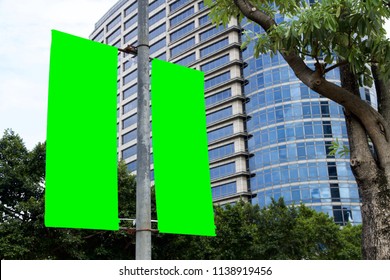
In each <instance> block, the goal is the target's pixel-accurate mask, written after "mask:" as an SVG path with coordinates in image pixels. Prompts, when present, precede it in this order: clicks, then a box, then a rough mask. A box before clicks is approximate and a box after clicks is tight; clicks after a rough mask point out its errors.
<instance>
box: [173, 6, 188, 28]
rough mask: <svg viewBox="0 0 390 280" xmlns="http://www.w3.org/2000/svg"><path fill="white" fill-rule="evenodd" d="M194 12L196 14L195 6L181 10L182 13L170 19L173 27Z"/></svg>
mask: <svg viewBox="0 0 390 280" xmlns="http://www.w3.org/2000/svg"><path fill="white" fill-rule="evenodd" d="M193 14H194V7H190V8H189V9H187V10H185V11H183V12H181V13H180V14H178V15H176V16H174V17H173V18H171V19H170V20H169V23H170V26H171V28H172V27H174V26H175V25H177V24H178V23H180V22H182V21H183V20H185V19H186V18H188V17H189V16H191V15H193Z"/></svg>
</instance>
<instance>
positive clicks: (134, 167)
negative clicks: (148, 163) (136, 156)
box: [126, 160, 137, 172]
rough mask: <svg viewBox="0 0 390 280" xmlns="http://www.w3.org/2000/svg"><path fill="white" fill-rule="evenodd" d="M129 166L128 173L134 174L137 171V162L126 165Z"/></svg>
mask: <svg viewBox="0 0 390 280" xmlns="http://www.w3.org/2000/svg"><path fill="white" fill-rule="evenodd" d="M126 166H127V171H129V172H134V171H136V170H137V160H133V161H131V162H129V163H128V164H126Z"/></svg>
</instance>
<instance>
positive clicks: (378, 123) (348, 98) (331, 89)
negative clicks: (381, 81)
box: [233, 0, 390, 164]
mask: <svg viewBox="0 0 390 280" xmlns="http://www.w3.org/2000/svg"><path fill="white" fill-rule="evenodd" d="M233 1H234V3H235V5H236V6H237V7H238V8H239V10H240V11H241V12H242V13H243V15H244V16H246V17H247V18H249V19H250V20H252V21H253V22H256V23H257V24H259V25H260V26H261V27H263V29H264V30H265V31H266V32H267V33H268V32H269V31H270V29H271V28H272V27H273V26H275V25H276V22H275V21H274V20H273V19H272V18H271V17H270V16H268V15H267V14H265V13H264V12H262V11H259V10H257V8H256V7H255V6H254V5H253V4H252V3H251V2H250V0H233ZM279 52H280V54H281V55H282V56H283V58H284V59H285V60H286V62H287V63H288V64H289V66H290V67H291V69H292V70H293V71H294V73H295V75H296V76H297V77H298V79H300V80H301V81H302V82H303V83H304V84H305V85H307V86H308V87H310V88H311V89H312V90H314V91H315V92H317V93H319V94H321V95H323V96H325V97H327V98H329V99H331V100H333V101H334V102H336V103H338V104H340V105H342V106H344V107H345V109H347V110H348V111H350V112H351V113H352V114H353V115H355V116H356V117H357V118H358V119H359V121H360V122H361V124H362V125H363V127H364V129H365V130H366V131H367V133H368V135H369V136H370V138H371V139H372V141H373V144H374V146H375V148H378V149H380V148H381V147H382V148H383V147H387V148H388V149H390V143H389V142H388V141H387V139H390V127H389V124H388V122H387V121H386V120H385V119H384V118H383V117H382V115H380V114H379V113H378V112H377V111H376V110H375V109H373V108H372V107H371V106H370V105H369V104H367V103H366V102H364V101H363V100H361V99H360V97H358V96H355V95H354V94H353V93H351V92H350V91H348V90H346V89H344V88H342V87H340V86H338V85H336V84H334V83H331V82H329V81H327V80H326V79H325V78H324V77H322V76H321V75H320V73H318V71H313V70H311V69H310V68H309V67H308V66H307V65H306V63H305V62H304V61H303V59H302V58H300V57H299V55H297V52H296V50H289V52H286V51H285V50H279ZM384 135H385V137H383V136H384ZM387 154H388V151H383V150H382V153H379V156H380V157H381V158H379V161H380V163H381V164H387V163H388V162H390V155H389V156H387Z"/></svg>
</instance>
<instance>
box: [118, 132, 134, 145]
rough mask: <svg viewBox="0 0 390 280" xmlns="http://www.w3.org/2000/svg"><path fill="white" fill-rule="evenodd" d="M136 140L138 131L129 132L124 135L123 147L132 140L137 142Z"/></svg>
mask: <svg viewBox="0 0 390 280" xmlns="http://www.w3.org/2000/svg"><path fill="white" fill-rule="evenodd" d="M136 138H137V129H133V130H132V131H129V132H127V133H125V134H123V135H122V145H123V144H126V143H128V142H130V141H132V140H135V139H136Z"/></svg>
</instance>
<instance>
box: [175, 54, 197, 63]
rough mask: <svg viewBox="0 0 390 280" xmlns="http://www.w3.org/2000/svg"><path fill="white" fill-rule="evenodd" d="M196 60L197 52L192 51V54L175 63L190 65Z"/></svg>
mask: <svg viewBox="0 0 390 280" xmlns="http://www.w3.org/2000/svg"><path fill="white" fill-rule="evenodd" d="M194 61H195V53H192V54H190V55H187V56H185V57H183V58H181V59H179V60H177V61H175V64H180V65H183V66H185V65H188V64H190V63H192V62H194Z"/></svg>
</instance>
